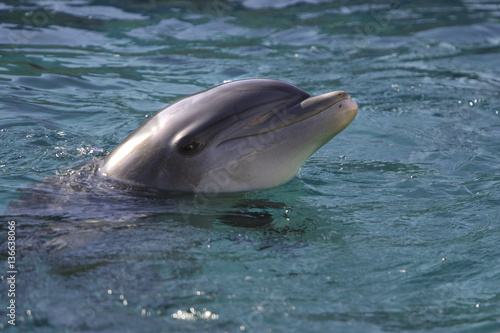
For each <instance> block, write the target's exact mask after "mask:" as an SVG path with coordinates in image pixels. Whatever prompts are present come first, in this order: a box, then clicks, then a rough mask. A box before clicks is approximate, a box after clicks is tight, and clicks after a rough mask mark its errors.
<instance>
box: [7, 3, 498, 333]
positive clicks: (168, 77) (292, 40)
mask: <svg viewBox="0 0 500 333" xmlns="http://www.w3.org/2000/svg"><path fill="white" fill-rule="evenodd" d="M266 3H268V2H267V1H262V0H243V1H232V2H224V1H223V0H220V1H219V0H217V1H205V2H201V1H177V2H170V1H158V2H139V1H137V2H133V1H129V2H125V3H124V2H120V3H118V2H105V1H102V2H100V1H64V2H62V1H61V2H59V1H44V2H39V1H32V2H21V3H19V4H16V3H15V2H7V3H3V4H0V85H1V88H0V89H1V94H0V119H1V123H0V130H1V132H0V145H1V155H0V212H3V213H2V214H4V215H3V216H2V227H1V236H0V242H1V244H2V245H1V248H2V254H1V258H2V262H3V263H5V264H3V265H2V271H1V272H0V274H1V275H2V277H1V279H2V280H3V282H2V284H1V285H0V295H1V309H2V310H1V311H2V312H1V313H0V314H1V317H2V318H1V320H0V329H5V330H10V331H19V332H35V331H36V332H117V331H120V332H139V331H140V332H200V331H207V332H390V331H393V332H429V331H436V332H499V331H500V317H499V315H498V314H499V313H500V306H499V303H500V293H499V287H498V286H499V285H500V248H499V247H498V244H499V242H500V223H499V221H500V213H499V209H498V207H499V204H500V194H499V193H500V191H499V189H500V146H499V142H500V114H499V112H500V103H499V100H500V99H499V91H500V80H499V79H498V78H499V77H500V60H499V59H500V37H499V36H500V4H499V3H498V2H496V1H463V2H458V1H457V2H453V3H452V2H449V1H434V2H432V3H430V2H426V1H421V2H412V3H411V4H408V3H406V2H398V1H393V2H391V3H386V2H374V3H365V2H360V1H355V2H352V1H337V2H332V1H321V0H308V1H300V0H280V1H274V2H272V5H269V4H266ZM250 77H267V78H279V79H282V80H285V81H288V82H291V83H293V84H295V85H297V86H299V87H301V88H302V89H304V90H306V91H308V92H309V93H311V94H313V95H315V94H321V93H325V92H328V91H331V90H337V89H342V90H346V91H347V92H349V93H350V94H351V96H353V98H354V99H355V100H356V101H357V102H358V105H359V113H358V116H357V118H356V119H355V121H354V122H353V123H352V124H351V125H350V126H349V127H348V128H347V129H346V130H345V131H344V132H343V133H341V134H340V135H339V136H337V137H336V138H335V139H334V140H333V141H331V142H330V143H328V144H327V145H326V146H325V147H323V148H322V149H321V150H320V151H318V152H317V153H316V154H315V155H314V156H313V157H311V158H310V159H309V160H308V161H307V163H306V164H305V165H304V167H303V168H302V170H301V172H300V173H299V175H298V176H297V177H296V178H295V179H294V180H293V181H292V182H291V183H289V184H287V185H285V186H282V187H279V188H276V189H271V190H268V191H259V192H252V193H247V194H242V195H237V196H218V197H216V198H214V199H212V200H209V201H207V200H205V199H206V198H204V197H195V198H193V197H164V196H155V195H154V193H131V192H128V191H127V190H126V189H120V188H117V189H110V188H109V187H103V186H101V184H99V182H96V180H95V179H94V178H93V177H92V170H91V167H90V166H87V167H84V169H83V171H82V172H81V173H80V174H77V172H76V171H75V170H80V169H79V168H80V167H81V166H82V165H85V163H88V162H89V161H91V160H92V159H94V158H97V159H98V158H102V157H103V156H105V155H106V154H107V152H108V151H109V150H110V149H112V148H113V147H114V146H115V145H117V144H118V143H119V142H120V141H121V140H122V139H123V138H125V136H126V135H127V134H128V133H130V132H131V131H132V130H133V129H135V128H136V127H137V126H138V125H140V124H141V123H142V122H143V121H144V120H145V118H146V117H147V116H149V115H152V114H153V113H154V112H155V111H157V110H159V109H160V108H162V107H163V106H165V105H167V104H168V103H170V102H173V101H175V100H176V99H178V98H181V97H182V96H185V95H187V94H191V93H194V92H197V91H200V90H203V89H206V88H208V87H211V86H214V85H217V84H220V83H221V82H223V81H224V80H235V79H241V78H250ZM68 179H69V181H68ZM9 203H10V207H11V208H9V211H7V209H8V207H9ZM16 207H17V208H16ZM180 208H182V209H180ZM7 221H15V223H16V228H17V229H16V232H17V234H16V235H17V240H16V249H17V253H16V267H17V270H18V274H17V278H16V296H15V300H16V326H15V327H11V326H12V325H10V324H8V322H7V320H8V319H9V318H8V317H7V316H6V315H5V311H6V306H7V304H8V303H7V302H8V301H9V300H10V299H12V298H9V297H7V294H8V284H7V283H6V281H5V280H6V279H7V277H8V274H7V270H8V267H7V255H6V251H5V250H6V247H7V243H6V239H7V234H8V233H7V231H8V229H7Z"/></svg>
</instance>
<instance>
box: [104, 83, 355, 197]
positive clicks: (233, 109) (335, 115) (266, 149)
mask: <svg viewBox="0 0 500 333" xmlns="http://www.w3.org/2000/svg"><path fill="white" fill-rule="evenodd" d="M357 111H358V106H357V104H356V102H354V101H353V100H352V99H351V98H350V96H349V95H348V94H347V93H345V92H343V91H333V92H330V93H326V94H323V95H319V96H314V97H311V96H310V95H309V94H308V93H306V92H305V91H303V90H301V89H299V88H297V87H296V86H294V85H291V84H289V83H286V82H283V81H280V80H273V79H246V80H238V81H233V82H229V83H225V84H221V85H219V86H216V87H213V88H210V89H208V90H205V91H202V92H199V93H196V94H194V95H190V96H188V97H185V98H183V99H181V100H179V101H177V102H175V103H173V104H170V105H168V106H167V107H165V108H164V109H162V110H160V111H159V112H157V113H156V114H155V115H154V116H152V117H150V118H149V119H148V120H147V121H146V122H144V123H143V124H142V125H141V126H140V127H139V128H137V129H136V130H135V131H134V132H133V133H132V134H130V135H129V136H128V137H127V138H126V139H125V140H124V141H123V142H122V143H120V144H119V145H118V146H117V147H116V148H115V149H114V150H113V151H112V152H111V153H110V154H109V155H108V156H107V157H106V158H105V159H104V161H103V162H102V164H101V165H100V166H99V168H98V170H97V174H98V175H100V176H101V177H104V178H106V179H110V180H117V181H119V182H124V183H128V184H131V185H139V186H141V187H142V186H144V187H147V188H155V189H160V190H165V191H173V192H194V193H228V192H242V191H251V190H260V189H267V188H272V187H275V186H279V185H282V184H284V183H286V182H288V181H289V180H291V179H292V178H293V177H294V176H295V175H296V174H297V172H298V171H299V169H300V168H301V167H302V165H303V164H304V162H305V161H306V160H307V159H308V158H309V157H310V156H311V155H312V154H314V152H316V151H317V150H318V149H319V148H321V147H322V146H323V145H324V144H325V143H327V142H328V141H330V140H331V139H332V138H333V137H334V136H336V135H337V134H339V133H340V132H341V131H342V130H344V129H345V128H346V127H347V126H348V125H349V124H350V123H351V122H352V121H353V120H354V118H355V117H356V114H357Z"/></svg>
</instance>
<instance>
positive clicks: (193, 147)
mask: <svg viewBox="0 0 500 333" xmlns="http://www.w3.org/2000/svg"><path fill="white" fill-rule="evenodd" d="M204 146H205V144H204V143H203V142H201V141H192V142H189V143H188V144H184V145H181V146H180V147H179V153H181V154H183V155H194V154H196V153H198V152H199V151H200V150H202V149H203V147H204Z"/></svg>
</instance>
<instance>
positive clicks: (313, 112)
mask: <svg viewBox="0 0 500 333" xmlns="http://www.w3.org/2000/svg"><path fill="white" fill-rule="evenodd" d="M333 94H337V95H336V97H337V98H333V99H331V100H330V101H329V103H325V104H324V105H320V106H319V108H318V109H313V110H306V111H305V112H304V113H303V116H300V115H301V114H300V112H299V114H297V115H296V117H294V119H290V120H289V121H287V120H288V119H286V118H287V116H289V114H290V113H292V112H294V111H303V110H299V109H300V108H302V107H303V106H304V104H306V105H305V106H304V108H306V107H310V106H311V105H309V104H311V103H312V102H315V101H316V100H318V99H320V98H325V95H329V96H330V95H333ZM329 96H328V97H329ZM339 96H340V97H339ZM348 100H352V99H351V96H350V95H349V94H348V93H346V92H343V91H335V92H331V93H326V94H323V95H319V96H314V97H309V98H307V99H305V100H303V101H302V102H300V103H298V104H296V105H294V106H292V107H291V108H289V109H287V110H286V111H285V113H284V114H279V112H274V113H273V114H272V115H271V116H270V117H269V118H271V119H273V118H274V119H277V120H279V121H280V123H281V124H280V125H278V126H274V127H270V128H266V129H264V130H262V131H258V132H255V133H250V134H245V135H239V136H234V137H230V138H229V139H226V140H224V141H221V142H220V143H218V144H217V145H216V147H218V146H220V145H222V144H224V143H226V142H229V141H232V140H236V139H242V138H247V137H252V136H258V135H263V134H266V133H269V132H273V131H276V130H278V129H281V128H284V127H288V126H291V125H294V124H297V123H300V122H302V121H304V120H307V119H309V118H312V117H314V116H316V115H318V114H320V113H322V112H323V111H325V110H327V109H329V108H331V107H333V106H335V105H336V104H339V103H340V105H339V108H341V107H342V104H341V103H342V102H344V101H348ZM320 104H321V103H320Z"/></svg>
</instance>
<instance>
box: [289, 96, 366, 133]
mask: <svg viewBox="0 0 500 333" xmlns="http://www.w3.org/2000/svg"><path fill="white" fill-rule="evenodd" d="M325 111H327V112H329V113H331V114H332V116H333V117H335V118H339V119H338V120H339V121H340V122H341V123H342V126H340V127H342V129H344V128H345V127H347V125H349V124H350V123H351V122H352V121H353V120H354V118H355V117H356V114H357V113H358V105H357V104H356V102H354V101H353V100H352V99H351V96H349V94H348V93H346V92H345V91H332V92H329V93H326V94H323V95H318V96H314V97H309V98H307V99H305V100H303V101H302V102H300V103H299V104H297V105H295V106H293V107H291V108H290V109H289V110H287V111H286V117H287V118H288V119H290V120H291V122H292V123H295V122H298V121H303V120H305V119H307V118H310V117H314V116H316V115H318V114H320V113H322V112H325Z"/></svg>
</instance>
